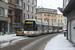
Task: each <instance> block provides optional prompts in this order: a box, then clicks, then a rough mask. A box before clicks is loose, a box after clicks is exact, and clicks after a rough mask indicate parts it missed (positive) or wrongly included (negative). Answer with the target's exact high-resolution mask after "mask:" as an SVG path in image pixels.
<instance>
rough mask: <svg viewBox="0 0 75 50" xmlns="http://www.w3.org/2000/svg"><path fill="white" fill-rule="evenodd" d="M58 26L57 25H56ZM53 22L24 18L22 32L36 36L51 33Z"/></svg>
mask: <svg viewBox="0 0 75 50" xmlns="http://www.w3.org/2000/svg"><path fill="white" fill-rule="evenodd" d="M57 27H58V26H57ZM53 31H54V30H53V24H52V23H48V22H45V21H41V20H36V19H26V20H25V24H24V34H25V35H26V36H37V35H41V34H47V33H52V32H53Z"/></svg>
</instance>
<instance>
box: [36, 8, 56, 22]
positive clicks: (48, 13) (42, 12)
mask: <svg viewBox="0 0 75 50" xmlns="http://www.w3.org/2000/svg"><path fill="white" fill-rule="evenodd" d="M37 19H39V20H41V19H42V21H46V22H48V20H49V22H50V23H57V10H54V9H48V8H38V9H37Z"/></svg>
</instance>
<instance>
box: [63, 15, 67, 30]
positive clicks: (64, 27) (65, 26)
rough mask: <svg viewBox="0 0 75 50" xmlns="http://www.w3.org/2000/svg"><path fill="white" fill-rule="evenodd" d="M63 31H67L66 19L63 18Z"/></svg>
mask: <svg viewBox="0 0 75 50" xmlns="http://www.w3.org/2000/svg"><path fill="white" fill-rule="evenodd" d="M63 29H67V17H65V16H64V24H63Z"/></svg>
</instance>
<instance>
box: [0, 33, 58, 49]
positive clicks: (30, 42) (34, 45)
mask: <svg viewBox="0 0 75 50" xmlns="http://www.w3.org/2000/svg"><path fill="white" fill-rule="evenodd" d="M58 34H59V33H54V34H47V35H41V36H37V37H29V38H28V39H25V40H21V41H19V42H17V43H16V44H14V45H9V46H7V47H4V48H2V49H0V50H44V48H45V46H46V44H47V42H48V41H50V40H51V39H52V38H53V37H55V36H56V35H58Z"/></svg>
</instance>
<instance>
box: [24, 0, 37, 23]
mask: <svg viewBox="0 0 75 50" xmlns="http://www.w3.org/2000/svg"><path fill="white" fill-rule="evenodd" d="M24 3H25V9H24ZM27 5H29V12H28V11H27ZM36 6H37V5H35V0H34V3H33V4H32V3H31V0H29V2H27V0H23V17H24V13H25V19H27V15H28V14H29V19H32V17H31V16H33V19H35V16H36V12H35V11H36ZM31 7H33V13H32V12H31ZM25 19H24V18H23V23H24V22H25Z"/></svg>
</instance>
